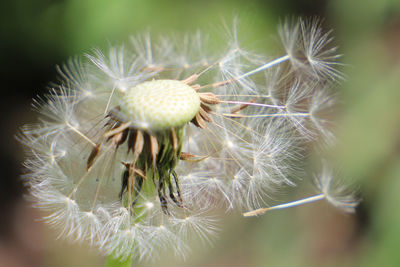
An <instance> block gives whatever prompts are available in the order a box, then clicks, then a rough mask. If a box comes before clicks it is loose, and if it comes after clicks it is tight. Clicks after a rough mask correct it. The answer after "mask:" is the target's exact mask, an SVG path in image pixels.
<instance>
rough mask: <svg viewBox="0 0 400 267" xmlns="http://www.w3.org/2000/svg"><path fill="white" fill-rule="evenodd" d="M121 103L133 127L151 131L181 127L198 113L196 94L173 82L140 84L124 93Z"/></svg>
mask: <svg viewBox="0 0 400 267" xmlns="http://www.w3.org/2000/svg"><path fill="white" fill-rule="evenodd" d="M124 102H125V105H126V108H127V111H128V112H129V114H130V116H131V118H132V121H133V123H134V124H135V125H137V126H138V127H144V128H147V129H149V130H152V131H158V130H164V129H168V128H171V127H178V126H182V125H184V124H185V123H188V122H190V121H191V120H192V119H193V118H194V117H195V115H196V114H197V113H198V112H199V109H200V97H199V95H198V94H197V93H196V91H195V90H194V89H193V88H192V87H190V86H189V85H187V84H185V83H183V82H181V81H177V80H153V81H147V82H143V83H140V84H138V85H136V86H134V87H132V88H130V89H128V90H127V92H126V93H125V96H124ZM144 125H145V126H144Z"/></svg>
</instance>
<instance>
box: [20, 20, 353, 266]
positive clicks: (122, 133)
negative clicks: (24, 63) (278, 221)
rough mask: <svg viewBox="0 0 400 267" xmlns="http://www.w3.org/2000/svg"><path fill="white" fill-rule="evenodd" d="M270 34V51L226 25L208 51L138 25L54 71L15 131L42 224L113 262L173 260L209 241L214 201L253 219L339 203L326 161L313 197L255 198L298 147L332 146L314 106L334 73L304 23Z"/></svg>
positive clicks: (326, 108)
mask: <svg viewBox="0 0 400 267" xmlns="http://www.w3.org/2000/svg"><path fill="white" fill-rule="evenodd" d="M279 34H280V38H281V42H282V46H283V48H284V49H283V51H284V52H283V53H282V54H281V55H277V56H276V57H271V55H264V54H256V53H253V52H249V51H247V50H245V49H244V48H242V47H241V46H240V44H239V41H238V36H237V32H236V27H234V30H233V31H232V32H231V34H230V40H229V41H228V42H227V43H226V45H225V48H224V49H223V50H222V51H220V52H219V53H210V52H209V51H208V49H207V43H206V42H205V41H204V40H205V39H206V38H204V36H203V35H201V34H200V33H196V34H193V35H185V36H184V37H183V38H182V39H180V40H177V39H169V38H168V37H165V36H163V37H157V36H150V34H147V33H146V34H142V35H139V36H134V37H132V38H131V39H130V42H128V43H127V44H124V45H121V46H113V47H110V48H109V50H108V51H101V50H93V51H92V52H91V53H89V54H87V55H85V56H83V57H76V58H73V59H71V60H70V61H69V62H68V63H66V64H65V65H62V66H60V67H59V68H58V70H59V74H60V77H61V79H60V82H59V84H58V85H56V86H54V87H52V88H51V89H50V90H49V92H48V93H47V94H46V95H45V96H43V97H38V98H37V99H35V100H34V104H33V106H34V108H35V110H36V111H37V112H38V114H39V119H38V121H37V123H35V124H30V125H26V126H24V127H23V128H22V129H21V134H20V135H19V137H18V138H19V139H20V141H21V142H22V143H23V144H24V145H25V147H26V161H25V167H26V169H27V173H26V175H25V178H26V181H27V184H28V186H29V190H30V195H31V196H32V197H33V200H34V203H35V205H36V206H37V207H38V208H40V209H42V210H43V211H44V214H45V217H44V221H46V222H47V223H49V224H50V225H52V226H54V227H55V228H57V229H58V231H59V233H60V237H62V238H67V239H70V240H73V241H77V242H87V243H89V244H90V245H91V246H92V247H93V248H96V249H98V250H99V251H100V252H101V253H103V254H105V255H108V256H109V260H108V263H107V264H109V266H122V264H128V265H129V264H130V261H131V260H132V259H135V260H141V259H147V258H154V257H155V256H157V255H158V254H159V252H160V251H162V250H168V251H173V252H174V253H175V254H176V255H181V256H184V255H186V254H187V251H188V249H189V248H188V245H187V244H188V241H189V240H190V239H192V238H198V237H200V238H201V239H203V240H206V241H207V240H209V239H211V238H214V236H215V235H216V231H217V229H218V228H219V226H218V211H221V208H224V209H226V210H227V211H230V210H239V212H241V213H243V214H244V215H245V216H255V215H260V214H263V213H264V212H266V211H268V210H270V209H279V208H285V207H290V206H295V205H300V204H305V203H308V202H312V201H316V200H320V199H326V200H328V201H329V202H331V203H332V204H333V205H334V206H336V207H338V208H341V209H343V210H345V211H352V210H353V209H354V207H355V205H356V202H355V200H354V199H353V197H352V196H351V195H349V194H347V192H346V190H345V188H342V187H340V186H337V184H336V181H333V180H332V179H333V177H332V174H331V173H330V170H329V169H328V167H327V166H325V165H327V164H325V165H324V169H323V171H322V173H321V174H320V175H317V176H316V178H315V184H316V185H317V186H316V189H317V190H318V191H319V192H318V193H317V194H316V195H314V196H311V197H309V198H306V199H302V200H297V201H294V202H291V203H285V204H281V205H278V206H274V207H268V203H266V201H267V200H268V195H269V194H270V193H272V192H276V191H278V190H285V188H287V187H288V186H292V187H293V186H295V185H296V184H297V182H298V181H296V180H293V178H292V177H295V176H296V175H297V174H298V173H301V172H302V170H301V167H299V166H301V165H300V164H299V163H300V162H301V161H302V160H304V157H305V152H304V147H305V146H306V145H308V146H310V145H311V144H314V143H315V142H313V141H314V140H319V141H323V143H325V144H331V143H333V142H334V135H333V134H332V132H331V127H330V121H329V114H328V113H329V112H330V111H331V109H332V106H333V103H334V100H333V97H332V95H333V93H334V92H333V84H334V83H335V81H337V80H340V79H342V76H341V73H340V72H339V71H338V69H337V66H338V65H339V63H338V61H337V59H338V54H337V53H336V49H335V47H333V46H332V45H331V37H330V33H324V32H323V31H322V30H321V28H320V23H319V21H318V20H315V19H313V20H299V21H297V22H295V23H292V22H290V21H287V22H285V23H283V25H282V26H281V27H280V29H279ZM216 208H217V209H216ZM216 211H217V212H216Z"/></svg>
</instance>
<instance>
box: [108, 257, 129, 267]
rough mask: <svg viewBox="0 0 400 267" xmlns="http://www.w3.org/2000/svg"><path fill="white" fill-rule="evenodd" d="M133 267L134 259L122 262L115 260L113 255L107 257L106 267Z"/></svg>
mask: <svg viewBox="0 0 400 267" xmlns="http://www.w3.org/2000/svg"><path fill="white" fill-rule="evenodd" d="M131 266H132V257H130V258H128V259H126V260H124V261H120V260H119V259H115V258H114V257H113V256H112V255H109V256H108V257H107V261H106V265H105V267H131Z"/></svg>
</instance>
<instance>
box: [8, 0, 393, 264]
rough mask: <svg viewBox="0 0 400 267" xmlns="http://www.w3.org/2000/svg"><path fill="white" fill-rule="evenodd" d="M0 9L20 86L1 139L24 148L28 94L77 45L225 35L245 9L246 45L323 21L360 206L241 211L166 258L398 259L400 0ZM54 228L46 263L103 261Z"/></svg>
mask: <svg viewBox="0 0 400 267" xmlns="http://www.w3.org/2000/svg"><path fill="white" fill-rule="evenodd" d="M0 10H2V11H1V16H0V22H1V29H0V33H1V36H2V37H3V38H2V41H1V42H0V48H1V51H2V52H1V60H0V62H1V63H0V64H1V72H2V74H3V75H4V77H3V81H4V85H3V86H2V87H3V88H4V90H8V92H9V93H10V95H11V98H10V101H8V103H5V106H3V107H2V109H1V112H2V113H3V114H6V116H4V117H6V119H4V118H3V119H2V123H3V125H4V124H5V125H8V126H9V127H8V128H10V129H11V130H9V131H10V132H11V133H10V134H9V135H6V137H5V138H3V140H5V141H4V144H2V146H4V147H5V148H6V149H8V150H4V151H9V152H5V153H9V154H11V153H14V151H15V149H13V151H11V148H10V145H9V144H6V143H8V140H9V139H11V138H12V137H11V136H12V134H13V133H14V132H15V129H16V126H15V125H17V124H19V125H21V124H23V121H25V120H26V117H27V116H28V115H27V114H28V108H27V107H23V108H22V104H21V102H22V103H23V104H24V105H26V103H28V102H29V101H30V100H29V99H30V98H31V97H32V96H33V95H34V94H36V93H37V92H38V90H42V89H41V88H44V87H45V86H44V85H46V83H47V82H48V81H51V80H54V77H55V71H54V64H57V63H58V64H59V63H62V62H63V61H65V60H66V59H67V58H68V57H70V56H72V55H74V54H81V53H82V52H86V51H89V50H90V49H91V48H92V47H93V46H95V47H106V46H107V45H108V42H110V43H119V42H120V41H123V40H127V38H128V37H129V35H131V34H134V33H136V32H138V31H142V30H146V29H151V31H153V32H154V33H156V34H157V33H174V32H184V31H190V32H193V31H195V30H196V29H201V30H202V31H206V32H207V33H209V34H210V35H211V38H210V39H211V40H213V39H214V38H213V37H219V40H223V36H222V38H221V37H220V36H219V35H221V34H222V33H223V32H224V31H223V26H221V25H223V23H224V22H226V24H227V25H230V24H231V21H232V20H233V17H235V16H238V17H239V21H240V24H239V25H240V29H239V31H240V33H241V36H242V37H244V38H243V39H244V42H245V44H246V45H247V44H248V45H250V47H254V48H257V49H266V48H269V47H270V46H268V45H267V43H271V42H270V41H271V40H274V38H275V39H276V36H277V34H276V26H277V25H278V23H279V19H282V18H284V17H286V16H288V15H289V16H290V15H293V14H295V15H302V16H309V15H318V16H320V17H323V18H325V19H326V21H325V22H326V24H327V25H329V27H331V28H333V29H334V35H335V37H336V39H335V40H336V43H337V44H339V46H340V52H341V53H343V54H344V56H343V58H342V60H343V61H344V63H345V64H346V66H345V67H344V72H345V73H346V75H347V77H348V78H347V81H345V82H343V83H342V84H341V85H340V86H338V87H340V88H339V89H340V99H341V101H342V105H341V110H340V114H339V121H338V126H339V127H338V128H339V133H338V135H339V140H340V141H339V145H338V147H337V148H336V149H335V150H334V151H333V152H332V153H331V155H330V156H331V158H332V160H333V161H334V162H336V165H337V166H340V167H341V170H342V173H343V177H346V178H348V181H354V183H355V184H357V185H359V192H360V197H361V198H362V199H363V202H362V204H361V206H360V208H359V210H358V213H357V214H356V215H344V214H341V213H340V212H337V211H335V210H334V209H333V208H332V207H330V206H329V205H328V204H324V203H318V204H312V205H309V206H306V207H303V208H296V209H292V210H287V211H279V212H274V213H271V214H267V215H265V216H263V217H260V218H254V219H243V218H241V217H240V216H237V217H236V219H235V220H229V221H226V222H225V224H224V227H223V229H222V233H221V237H220V238H219V239H218V241H216V244H215V245H214V246H206V247H204V246H201V245H197V244H194V246H193V253H192V254H190V256H189V257H188V259H187V261H186V262H183V261H181V260H179V259H174V258H173V257H172V256H171V255H163V256H162V259H163V260H162V262H163V266H174V267H178V266H399V265H400V254H399V253H398V251H397V249H398V244H400V212H398V211H397V205H398V203H400V194H399V193H398V190H400V104H399V102H400V37H399V36H400V2H399V1H396V0H380V1H376V0H364V1H361V0H352V1H348V0H331V1H320V0H308V1H306V0H304V1H294V0H293V1H290V0H282V1H273V0H268V1H262V0H258V1H244V0H222V1H212V0H203V1H194V0H186V1H184V0H176V1H163V0H112V1H110V0H85V1H80V0H40V1H39V0H35V1H30V0H14V1H3V2H2V3H1V4H0ZM210 29H211V30H210ZM7 114H9V115H7ZM9 117H10V118H11V119H10V118H9ZM12 118H15V120H12ZM11 120H12V121H11ZM11 125H13V126H11ZM5 131H7V130H5ZM3 134H4V133H3ZM12 148H14V147H12ZM13 178H15V179H17V178H16V177H13ZM45 229H47V228H45ZM45 234H46V238H45V242H46V243H48V244H49V245H45V246H44V248H43V249H44V252H42V254H43V259H41V260H40V262H41V264H42V265H43V266H78V265H80V266H99V265H100V266H101V264H102V261H103V260H102V259H101V258H99V257H98V255H96V254H94V253H93V254H91V253H87V250H86V249H83V248H82V247H81V246H79V245H68V244H65V243H63V242H60V241H53V240H54V239H55V236H54V234H53V233H52V232H51V231H50V232H45ZM159 263H160V262H155V263H153V264H151V263H150V264H147V263H141V264H139V266H158V265H159ZM42 265H35V266H42ZM32 266H33V265H32Z"/></svg>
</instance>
